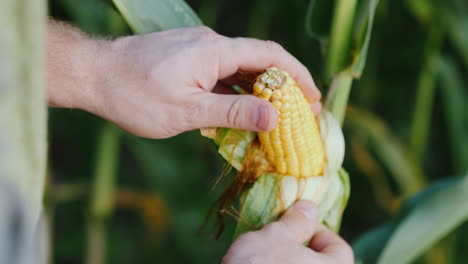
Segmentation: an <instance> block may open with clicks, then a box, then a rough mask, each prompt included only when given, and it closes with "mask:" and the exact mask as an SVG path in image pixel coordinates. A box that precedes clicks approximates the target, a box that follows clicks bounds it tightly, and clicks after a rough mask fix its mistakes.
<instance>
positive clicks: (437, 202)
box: [378, 176, 468, 264]
mask: <svg viewBox="0 0 468 264" xmlns="http://www.w3.org/2000/svg"><path fill="white" fill-rule="evenodd" d="M467 188H468V176H465V177H463V178H462V179H461V180H460V181H459V182H457V184H447V185H446V186H445V188H443V189H441V190H439V191H435V192H433V193H432V194H430V195H428V196H427V197H424V198H425V199H424V198H422V201H421V202H420V203H419V204H418V205H417V206H416V207H415V208H414V209H413V210H411V212H410V213H408V216H407V217H405V218H404V219H403V220H402V221H401V223H400V224H399V225H398V227H397V228H396V229H395V231H394V233H393V235H392V237H391V238H390V240H389V241H388V243H387V245H386V247H385V249H384V251H383V252H382V255H381V257H380V258H379V262H378V263H381V264H386V263H408V262H411V261H413V260H415V259H416V258H417V257H419V256H420V255H421V254H423V253H424V252H425V251H426V250H427V249H429V248H430V247H431V246H432V245H434V243H436V242H437V241H439V240H440V239H442V238H443V237H444V236H446V235H447V234H448V233H449V232H450V231H452V230H454V229H455V228H456V227H457V226H459V225H460V224H461V223H463V222H464V221H465V220H466V219H467V218H468V207H467V206H466V201H467V200H468V192H467V191H466V190H467ZM435 208H437V210H434V209H435Z"/></svg>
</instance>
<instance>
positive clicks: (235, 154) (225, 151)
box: [215, 128, 257, 171]
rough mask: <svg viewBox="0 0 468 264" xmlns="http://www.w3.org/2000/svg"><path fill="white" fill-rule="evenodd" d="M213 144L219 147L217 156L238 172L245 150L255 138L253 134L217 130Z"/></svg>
mask: <svg viewBox="0 0 468 264" xmlns="http://www.w3.org/2000/svg"><path fill="white" fill-rule="evenodd" d="M216 134H217V137H216V139H215V143H216V144H218V145H219V150H218V152H219V154H221V156H223V158H224V159H225V160H226V161H228V162H229V163H230V164H231V165H232V166H233V167H234V168H236V169H237V170H238V171H240V170H241V169H242V163H243V162H244V157H245V155H246V153H247V149H248V147H249V145H250V143H252V141H253V140H254V139H255V138H256V137H257V134H256V133H255V132H250V131H244V130H237V129H230V128H219V129H217V133H216Z"/></svg>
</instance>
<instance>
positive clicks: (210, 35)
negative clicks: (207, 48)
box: [197, 26, 220, 40]
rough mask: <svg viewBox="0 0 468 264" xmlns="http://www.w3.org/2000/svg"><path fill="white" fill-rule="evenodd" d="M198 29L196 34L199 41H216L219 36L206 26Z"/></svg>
mask: <svg viewBox="0 0 468 264" xmlns="http://www.w3.org/2000/svg"><path fill="white" fill-rule="evenodd" d="M197 29H198V32H199V33H198V34H199V37H200V38H201V39H210V40H214V39H217V38H218V37H219V36H220V35H218V33H216V32H215V31H214V30H213V29H211V28H210V27H207V26H199V27H197Z"/></svg>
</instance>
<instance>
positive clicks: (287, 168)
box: [47, 22, 352, 263]
mask: <svg viewBox="0 0 468 264" xmlns="http://www.w3.org/2000/svg"><path fill="white" fill-rule="evenodd" d="M48 31H49V32H48V47H47V51H48V52H47V64H48V65H47V75H48V76H47V81H48V100H49V104H50V105H52V106H58V107H70V108H80V109H83V110H86V111H89V112H91V113H94V114H96V115H99V116H101V117H103V118H106V119H108V120H110V121H112V122H114V123H115V124H117V125H118V126H120V127H122V128H123V129H125V130H127V131H129V132H131V133H133V134H136V135H139V136H143V137H148V138H166V137H171V136H174V135H177V134H179V133H182V132H185V131H188V130H193V129H198V128H206V127H220V128H234V129H239V130H240V131H256V132H259V133H258V138H259V140H260V142H261V145H262V149H261V150H262V151H264V159H265V163H266V164H268V170H266V171H261V172H262V173H266V174H265V175H263V176H262V177H261V178H259V180H258V181H257V182H258V184H256V185H254V186H253V188H252V191H251V192H250V191H249V192H248V193H247V194H246V195H245V197H244V198H245V199H244V204H247V205H248V206H244V208H248V209H249V210H251V209H255V208H254V207H255V201H254V203H253V204H249V201H253V200H252V199H250V198H251V197H250V196H252V195H249V194H255V193H256V192H258V191H259V190H260V191H261V192H264V191H268V188H266V189H265V188H264V187H268V186H270V187H271V186H273V187H274V188H275V190H276V189H278V188H279V190H280V191H279V192H278V194H279V195H280V196H279V197H278V198H274V203H269V205H271V206H273V207H271V208H268V209H271V213H272V214H271V215H270V216H268V218H266V219H259V220H260V221H258V223H257V224H260V225H262V223H263V224H265V223H267V222H271V221H272V219H275V217H277V216H278V215H279V214H282V213H283V212H284V210H285V209H286V208H289V207H290V206H291V205H292V204H293V203H294V201H296V200H300V199H303V198H304V199H308V200H314V201H315V200H318V201H320V199H323V197H326V196H327V194H328V192H330V190H331V189H330V188H328V187H327V186H333V185H334V184H333V181H334V180H335V181H336V179H338V175H337V174H336V173H337V171H338V169H339V167H340V166H341V161H339V159H340V158H339V157H340V155H335V156H336V157H338V158H333V159H330V155H328V154H330V153H331V152H333V150H331V151H330V149H333V148H330V147H329V146H328V145H329V144H326V142H325V144H324V145H322V141H321V140H320V139H319V141H317V138H320V137H321V138H322V139H323V140H324V141H326V138H327V137H329V134H330V133H328V130H329V131H332V132H333V129H331V130H330V129H329V127H332V128H333V122H331V123H330V122H329V120H330V118H329V117H328V116H327V114H325V117H324V118H321V120H320V124H321V130H320V131H319V130H318V127H317V124H316V123H315V117H314V115H313V114H312V111H311V109H312V110H313V111H314V112H315V113H316V114H318V112H320V103H319V100H320V93H319V91H318V90H317V88H316V87H315V84H314V82H313V80H312V77H311V76H310V74H309V73H308V71H307V69H306V68H305V67H304V66H303V65H302V64H300V63H299V62H298V61H297V60H296V59H295V58H294V57H293V56H291V55H290V54H289V53H288V52H286V51H285V50H284V49H283V48H281V46H279V45H278V44H276V43H274V42H269V41H261V40H255V39H245V38H234V39H231V38H227V37H223V36H220V35H218V34H216V33H215V32H213V31H212V30H210V29H208V28H206V27H196V28H185V29H176V30H170V31H165V32H160V33H154V34H148V35H142V36H132V37H124V38H120V39H117V40H113V41H110V40H96V39H91V38H89V37H87V36H86V35H84V34H83V33H81V32H79V31H78V30H76V29H73V28H71V27H70V26H66V25H63V24H57V23H54V22H50V23H49V26H48ZM273 65H274V66H277V67H278V68H280V69H282V70H280V71H279V70H278V68H272V67H271V66H273ZM266 68H269V69H268V70H267V71H266V72H265V73H263V74H262V77H261V79H260V80H258V79H257V83H256V85H254V87H253V95H246V94H244V95H239V94H234V93H233V92H232V90H231V89H229V86H230V85H231V84H232V83H233V81H234V83H241V84H242V81H243V82H244V83H247V86H250V84H251V83H252V82H254V80H255V79H254V78H252V79H249V78H248V77H247V75H246V74H245V73H260V72H263V71H264V70H265V69H266ZM265 76H266V77H265ZM241 79H242V80H241ZM298 87H301V88H302V89H299V88H298ZM243 88H246V87H243ZM305 109H307V110H305ZM322 123H323V124H322ZM323 131H325V132H323ZM335 131H336V129H335ZM231 132H232V133H234V134H235V133H237V132H235V130H232V131H227V133H224V134H223V139H226V138H229V136H228V137H226V135H227V134H229V133H231ZM232 133H231V134H232ZM248 133H251V132H248ZM320 134H322V135H320ZM331 134H333V133H331ZM248 135H251V134H248ZM230 136H232V135H230ZM250 139H253V138H252V137H250ZM304 139H306V140H305V141H304ZM308 139H312V140H308ZM242 141H244V142H242ZM330 141H331V140H328V142H330ZM238 142H240V145H242V144H243V145H244V149H243V150H242V149H240V151H237V152H240V154H239V153H234V152H236V151H234V152H230V153H231V155H232V154H233V155H234V157H232V159H231V158H229V159H228V160H229V161H230V162H231V163H232V164H233V166H234V167H236V168H237V169H241V166H242V164H241V163H242V162H241V161H242V160H243V158H244V156H245V153H246V151H247V147H246V146H248V145H249V144H250V143H251V142H252V140H250V141H249V139H247V140H244V139H241V140H239V141H238ZM224 143H225V142H224ZM218 144H220V152H222V150H223V149H230V146H227V147H226V146H223V145H222V144H223V142H218ZM236 148H237V146H236V147H235V148H234V149H236ZM338 149H340V148H338ZM311 150H312V152H311ZM325 154H327V155H328V159H327V157H326V155H325ZM236 155H237V156H236ZM225 157H226V156H225ZM326 159H327V160H326ZM337 160H338V161H337ZM325 163H326V164H325ZM236 165H237V166H236ZM271 172H273V174H269V173H271ZM276 173H278V175H277V174H276ZM279 175H281V176H279ZM316 176H322V177H316ZM329 176H330V177H329ZM255 180H257V179H255ZM262 181H263V182H262ZM272 181H273V182H274V184H273V185H268V184H266V185H264V184H263V183H271V182H272ZM256 186H257V188H256ZM335 186H338V185H336V184H335ZM262 188H263V189H262ZM336 190H337V189H336V188H335V189H334V190H332V191H334V192H335V193H336ZM339 191H343V189H339ZM340 195H341V194H340ZM253 196H255V195H253ZM328 196H330V195H328ZM335 196H336V197H335V198H333V199H329V200H328V203H321V204H319V207H320V209H321V211H325V212H327V215H326V218H324V219H320V222H325V223H327V224H328V226H334V225H336V224H337V223H339V221H340V216H341V212H342V209H343V205H342V204H343V203H342V201H341V200H339V199H338V198H339V197H338V196H337V195H335ZM337 197H338V198H337ZM249 199H250V200H249ZM337 199H338V200H337ZM346 199H347V197H346ZM346 199H345V200H346ZM254 200H255V199H254ZM260 202H262V201H260ZM270 202H271V201H270ZM261 204H262V203H261ZM324 204H326V205H327V206H324ZM336 204H337V206H335V205H336ZM330 206H332V207H335V208H336V209H335V210H331V209H330V208H331V207H330ZM300 208H301V206H300V205H299V207H293V208H292V209H290V210H289V211H287V213H286V214H284V216H283V217H282V218H281V219H280V220H279V222H275V223H273V224H269V225H267V226H266V227H264V228H262V229H261V230H260V231H256V232H254V233H247V234H246V235H244V236H242V237H241V238H240V239H239V240H238V241H237V242H235V243H234V245H233V247H232V248H231V249H230V251H229V253H228V255H227V256H226V258H225V263H245V262H244V261H246V260H249V261H250V260H259V261H260V262H259V263H331V262H335V263H336V262H339V263H348V262H350V261H352V254H350V253H349V247H347V246H346V244H345V243H344V242H343V241H342V240H340V239H339V238H338V237H337V236H336V235H334V234H332V233H331V231H327V230H326V229H323V231H320V232H318V233H317V232H316V231H315V230H316V226H317V224H318V222H319V221H318V220H317V219H315V218H314V219H315V220H312V224H311V223H310V221H305V220H304V219H305V218H304V215H307V213H305V212H302V213H299V212H300V211H301V210H300ZM303 209H304V208H303ZM254 215H255V213H254ZM301 219H302V220H301ZM309 220H310V219H309ZM254 228H255V226H254ZM238 231H239V233H244V232H246V229H245V228H244V227H243V226H242V225H240V226H239V228H238ZM302 232H303V233H302ZM301 233H302V234H301ZM251 234H254V235H251ZM314 234H316V235H315V236H314V237H313V238H312V240H311V244H310V248H312V250H310V248H307V247H303V246H302V245H301V243H303V242H305V241H306V240H308V239H310V238H311V237H312V236H313V235H314ZM254 238H255V239H254ZM314 241H315V242H314ZM317 241H318V242H317ZM259 243H260V244H262V245H267V246H268V245H270V246H272V248H277V249H278V251H276V250H274V249H273V250H268V252H263V251H262V250H265V247H263V246H260V248H257V249H258V250H257V252H256V253H255V254H254V255H249V254H252V251H248V250H247V253H248V252H251V253H249V254H245V253H246V251H245V250H243V248H245V247H247V248H249V247H250V246H253V247H254V248H255V247H258V246H259V245H260V244H259ZM314 243H316V244H314ZM333 243H337V244H336V245H338V246H332V247H331V248H328V247H327V245H328V244H330V245H332V244H333ZM246 245H247V246H246ZM249 245H250V246H249ZM255 245H257V246H255ZM278 245H283V246H280V247H278ZM273 246H274V247H273ZM337 248H341V250H342V251H340V252H341V253H340V252H335V251H334V250H335V249H337ZM279 252H283V253H284V254H282V255H281V256H279V255H277V253H279ZM343 252H344V253H343ZM271 253H273V255H272V254H271ZM340 254H342V255H343V254H344V256H345V257H343V256H340ZM350 256H351V257H350ZM280 257H283V260H282V258H280ZM265 258H266V259H267V260H269V261H266V262H265V261H263V260H266V259H265ZM284 258H285V259H284ZM290 259H293V261H292V262H291V261H289V260H290ZM337 260H342V261H337ZM348 260H349V261H348ZM275 261H276V262H275ZM278 261H279V262H278ZM327 261H328V262H327Z"/></svg>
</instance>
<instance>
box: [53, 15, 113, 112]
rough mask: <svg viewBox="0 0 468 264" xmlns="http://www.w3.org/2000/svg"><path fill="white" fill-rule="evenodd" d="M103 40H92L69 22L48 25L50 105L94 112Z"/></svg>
mask: <svg viewBox="0 0 468 264" xmlns="http://www.w3.org/2000/svg"><path fill="white" fill-rule="evenodd" d="M105 42H106V41H104V40H95V39H91V38H90V37H88V36H86V35H85V34H84V33H82V32H81V31H79V30H78V29H76V28H73V27H72V26H69V25H66V24H63V23H60V22H55V21H49V23H48V25H47V92H48V102H49V105H51V106H56V107H67V108H80V109H84V110H87V111H90V112H94V110H95V107H96V102H95V101H96V93H97V91H96V90H97V89H96V87H97V86H98V83H99V82H100V81H99V79H98V76H100V74H99V72H101V68H102V67H101V66H100V59H99V58H100V55H102V54H100V50H101V49H102V46H103V45H104V43H105Z"/></svg>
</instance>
